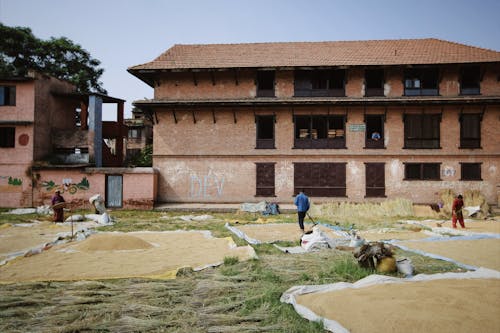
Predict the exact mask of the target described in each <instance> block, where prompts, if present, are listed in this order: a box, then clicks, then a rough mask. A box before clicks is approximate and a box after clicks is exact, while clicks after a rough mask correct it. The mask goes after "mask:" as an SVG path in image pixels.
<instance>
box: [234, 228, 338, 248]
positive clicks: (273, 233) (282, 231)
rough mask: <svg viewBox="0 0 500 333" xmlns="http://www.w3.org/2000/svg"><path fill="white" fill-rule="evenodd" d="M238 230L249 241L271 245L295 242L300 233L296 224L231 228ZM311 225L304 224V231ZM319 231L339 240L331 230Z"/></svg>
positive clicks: (323, 229)
mask: <svg viewBox="0 0 500 333" xmlns="http://www.w3.org/2000/svg"><path fill="white" fill-rule="evenodd" d="M232 228H234V229H238V230H239V231H240V232H241V233H243V234H245V235H246V236H247V237H249V238H251V239H255V240H258V241H260V242H261V243H273V242H277V241H293V242H295V241H297V240H299V239H300V236H301V235H302V233H301V232H300V229H299V225H298V223H272V224H246V225H235V226H232ZM311 228H312V224H305V229H306V230H310V229H311ZM321 230H322V231H323V232H324V233H325V235H326V236H328V237H329V238H341V236H339V235H338V234H336V233H335V232H334V231H333V230H331V229H328V228H326V227H322V228H321Z"/></svg>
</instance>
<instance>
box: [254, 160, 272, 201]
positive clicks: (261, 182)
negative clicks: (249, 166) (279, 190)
mask: <svg viewBox="0 0 500 333" xmlns="http://www.w3.org/2000/svg"><path fill="white" fill-rule="evenodd" d="M275 165H276V163H274V162H270V163H255V196H256V197H275V196H276V193H275V191H276V170H275ZM271 169H272V177H271V178H270V179H267V180H269V183H267V180H266V179H263V176H265V173H267V172H270V170H271ZM271 180H272V181H271Z"/></svg>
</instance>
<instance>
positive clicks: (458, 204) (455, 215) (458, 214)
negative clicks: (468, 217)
mask: <svg viewBox="0 0 500 333" xmlns="http://www.w3.org/2000/svg"><path fill="white" fill-rule="evenodd" d="M463 206H464V201H463V197H462V195H461V194H459V195H458V196H457V197H456V198H455V200H453V205H452V206H451V212H452V219H451V223H452V225H453V228H456V227H457V219H458V222H459V223H460V226H461V227H462V228H465V224H464V215H463V214H462V207H463Z"/></svg>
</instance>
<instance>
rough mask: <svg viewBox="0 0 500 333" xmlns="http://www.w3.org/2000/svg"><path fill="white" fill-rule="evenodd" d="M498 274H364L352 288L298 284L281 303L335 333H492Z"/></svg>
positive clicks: (496, 323)
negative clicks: (403, 276) (409, 276)
mask: <svg viewBox="0 0 500 333" xmlns="http://www.w3.org/2000/svg"><path fill="white" fill-rule="evenodd" d="M499 297H500V272H498V271H495V270H491V269H487V268H479V269H477V270H475V271H467V272H463V273H453V272H447V273H437V274H418V275H415V276H413V277H411V278H405V279H402V278H397V277H392V276H386V275H376V274H374V275H369V276H367V277H365V278H363V279H361V280H358V281H356V282H354V283H348V282H337V283H331V284H324V285H299V286H293V287H291V288H289V289H288V290H287V291H285V292H284V293H283V294H282V295H281V298H280V301H281V302H284V303H288V304H291V305H292V306H293V307H294V309H295V311H297V313H298V314H299V315H300V316H302V317H304V318H306V319H308V320H311V321H316V322H321V323H322V324H323V327H324V328H325V329H326V330H329V331H331V332H335V333H348V332H352V333H356V332H428V333H434V332H436V333H437V332H439V333H443V332H444V333H446V332H450V333H451V332H453V333H455V332H498V331H499V329H500V316H498V299H500V298H499Z"/></svg>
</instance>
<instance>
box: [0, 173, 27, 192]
mask: <svg viewBox="0 0 500 333" xmlns="http://www.w3.org/2000/svg"><path fill="white" fill-rule="evenodd" d="M22 185H23V180H22V179H21V178H15V177H12V176H0V192H22V190H23V189H22Z"/></svg>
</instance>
